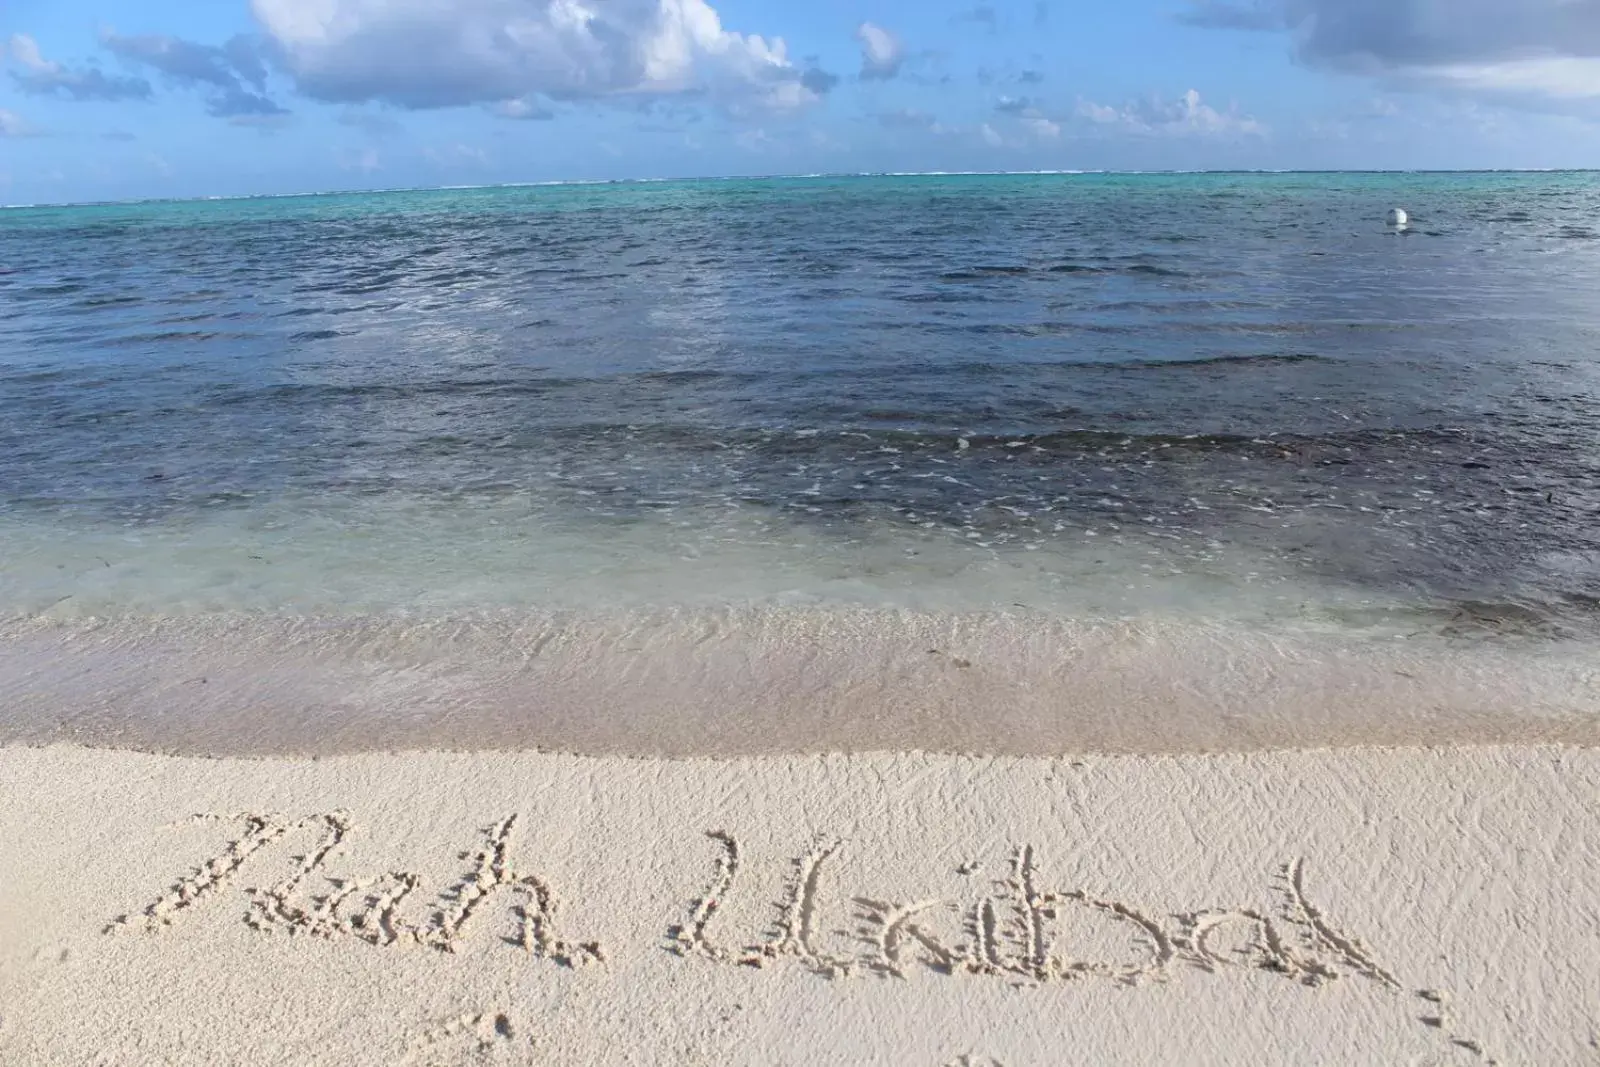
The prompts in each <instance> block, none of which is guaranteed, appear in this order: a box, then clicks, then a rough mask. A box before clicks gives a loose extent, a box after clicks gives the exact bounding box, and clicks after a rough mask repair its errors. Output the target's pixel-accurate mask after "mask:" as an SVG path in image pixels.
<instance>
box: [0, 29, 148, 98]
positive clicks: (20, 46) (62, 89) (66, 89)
mask: <svg viewBox="0 0 1600 1067" xmlns="http://www.w3.org/2000/svg"><path fill="white" fill-rule="evenodd" d="M10 51H11V60H12V62H13V63H14V64H15V65H16V66H17V67H20V68H21V69H20V70H13V71H12V72H11V78H12V80H13V81H14V82H16V84H17V88H19V89H21V90H22V91H23V92H25V93H33V94H35V95H38V96H65V97H68V98H70V99H73V100H142V99H144V98H146V97H148V96H149V95H150V83H149V82H147V81H145V80H144V79H143V78H127V77H118V76H115V75H109V74H106V73H105V72H103V71H101V70H99V69H98V68H96V67H78V68H73V67H68V66H66V65H64V64H62V63H57V62H55V61H53V60H48V59H46V58H44V56H43V54H41V53H40V51H39V45H38V42H36V41H35V40H34V39H33V38H32V37H29V36H28V35H27V34H23V33H19V34H15V35H13V36H12V38H11V48H10Z"/></svg>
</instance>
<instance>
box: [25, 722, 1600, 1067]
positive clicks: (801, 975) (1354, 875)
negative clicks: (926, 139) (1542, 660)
mask: <svg viewBox="0 0 1600 1067" xmlns="http://www.w3.org/2000/svg"><path fill="white" fill-rule="evenodd" d="M0 782H3V783H4V784H3V785H0V801H3V802H0V870H5V871H7V872H8V875H9V876H8V877H7V879H5V880H4V881H3V882H0V1005H3V1008H0V1062H4V1063H12V1062H16V1063H29V1062H52V1063H62V1064H75V1063H89V1062H99V1061H103V1060H104V1058H105V1057H106V1055H107V1054H108V1053H109V1054H111V1055H113V1057H114V1058H115V1060H116V1062H119V1063H124V1062H125V1063H157V1062H160V1063H169V1062H170V1063H202V1062H216V1061H217V1060H218V1059H219V1057H220V1058H222V1059H226V1060H227V1061H228V1062H235V1063H269V1062H283V1061H285V1060H293V1061H295V1062H304V1063H373V1064H396V1063H406V1064H413V1065H418V1064H423V1063H441V1064H444V1063H450V1064H459V1063H542V1062H596V1063H623V1062H704V1063H796V1064H799V1063H831V1062H893V1063H911V1064H923V1063H925V1064H929V1065H930V1067H934V1065H943V1064H949V1063H963V1062H964V1063H968V1064H976V1063H983V1064H993V1063H999V1064H1004V1065H1005V1067H1021V1065H1027V1064H1033V1063H1046V1062H1056V1061H1057V1059H1058V1057H1059V1053H1060V1049H1061V1047H1062V1045H1061V1042H1062V1041H1063V1040H1064V1039H1069V1040H1070V1042H1071V1044H1072V1047H1073V1048H1074V1049H1075V1050H1077V1051H1076V1053H1075V1054H1076V1055H1079V1056H1082V1057H1085V1058H1086V1059H1087V1060H1088V1061H1091V1062H1096V1063H1147V1062H1177V1061H1179V1060H1181V1061H1182V1062H1190V1063H1219V1064H1220V1063H1233V1062H1247V1061H1248V1062H1297V1063H1335V1062H1432V1063H1442V1064H1487V1063H1501V1064H1511V1063H1521V1062H1540V1063H1557V1062H1583V1061H1584V1058H1585V1057H1592V1056H1593V1055H1594V1054H1595V1050H1596V1049H1597V1048H1600V1014H1597V1013H1596V1012H1595V1010H1594V1008H1593V1005H1594V1004H1596V1003H1600V995H1597V994H1600V975H1597V974H1596V972H1595V971H1594V969H1593V967H1592V961H1591V960H1590V959H1589V958H1588V955H1587V953H1586V952H1585V951H1584V949H1583V946H1584V945H1587V944H1593V943H1595V940H1596V938H1597V937H1600V853H1597V852H1596V851H1595V850H1594V849H1593V848H1592V847H1590V843H1591V842H1592V841H1593V840H1595V839H1596V835H1597V833H1600V810H1597V809H1596V808H1595V807H1594V805H1593V797H1594V796H1596V795H1600V748H1590V747H1583V748H1575V747H1566V748H1557V747H1548V746H1546V747H1536V746H1526V745H1509V746H1508V745H1498V746H1488V747H1482V748H1461V747H1455V746H1439V747H1435V748H1432V749H1428V750H1376V749H1370V748H1350V749H1344V750H1339V751H1326V752H1276V753H1250V754H1235V755H1216V756H1193V755H1165V756H1151V755H1124V756H1078V757H1071V758H1059V759H1044V758H1035V757H1023V758H1012V757H986V758H977V757H956V756H939V755H929V754H921V753H901V754H878V755H816V756H784V757H763V758H735V759H690V760H672V761H669V760H659V759H640V758H628V757H620V756H606V757H578V756H555V755H545V754H536V753H526V752H524V753H478V754H437V753H427V754H422V753H413V754H405V755H381V754H365V755H348V756H337V757H330V758H324V759H286V758H265V759H218V760H207V759H194V758H182V757H171V756H155V755H141V754H135V753H127V752H108V751H102V750H95V749H88V748H78V747H71V746H67V745H60V744H58V745H53V746H50V747H46V748H22V747H17V746H9V747H5V746H0ZM1553 870H1559V871H1561V872H1562V876H1561V877H1560V878H1552V877H1551V876H1550V872H1551V871H1553ZM823 1018H826V1019H828V1020H829V1021H828V1024H827V1025H825V1026H823V1025H817V1024H815V1022H814V1020H818V1019H823ZM807 1020H813V1021H812V1022H808V1021H807ZM963 1057H965V1059H963Z"/></svg>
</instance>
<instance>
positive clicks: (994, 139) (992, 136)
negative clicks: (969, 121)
mask: <svg viewBox="0 0 1600 1067" xmlns="http://www.w3.org/2000/svg"><path fill="white" fill-rule="evenodd" d="M978 136H979V137H982V138H983V143H984V144H986V145H988V146H989V147H990V148H1000V147H1002V146H1004V145H1005V143H1006V139H1005V138H1004V137H1002V136H1000V131H999V130H997V129H995V128H994V127H993V126H991V125H989V124H988V123H987V122H985V123H984V124H983V125H982V126H979V127H978Z"/></svg>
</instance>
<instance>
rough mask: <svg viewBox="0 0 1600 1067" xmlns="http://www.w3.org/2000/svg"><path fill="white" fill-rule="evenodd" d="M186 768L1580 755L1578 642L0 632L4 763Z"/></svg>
mask: <svg viewBox="0 0 1600 1067" xmlns="http://www.w3.org/2000/svg"><path fill="white" fill-rule="evenodd" d="M52 742H68V743H74V744H80V745H88V746H98V747H109V748H117V749H129V750H135V751H153V752H166V753H170V754H174V755H199V756H221V757H226V756H230V755H236V756H273V755H288V756H332V755H338V754H348V753H359V752H369V751H457V752H461V751H465V752H483V751H501V752H516V751H541V752H567V753H575V754H589V755H624V756H640V757H658V758H662V757H671V758H691V757H695V756H702V755H703V756H715V757H724V758H735V757H741V756H782V755H793V754H807V753H872V752H907V751H923V752H944V753H966V754H973V755H994V756H1053V755H1058V754H1062V753H1072V752H1078V753H1090V752H1093V753H1101V754H1119V753H1134V754H1138V753H1143V754H1165V753H1180V752H1190V753H1208V752H1209V753H1217V752H1248V751H1278V750H1294V749H1301V750H1305V749H1328V748H1342V747H1349V746H1397V747H1414V746H1420V745H1438V744H1445V745H1449V744H1475V745H1483V744H1508V743H1520V744H1536V743H1543V744H1576V745H1600V670H1597V668H1596V667H1595V656H1594V650H1593V648H1592V647H1591V646H1590V645H1589V644H1586V643H1582V642H1555V641H1545V642H1539V641H1527V642H1523V643H1521V644H1517V643H1512V642H1488V641H1460V642H1455V643H1451V642H1446V641H1440V640H1434V639H1426V638H1425V639H1416V640H1401V639H1397V638H1393V637H1361V636H1354V635H1349V634H1341V633H1338V632H1314V631H1300V632H1292V631H1270V630H1264V629H1260V628H1249V627H1246V626H1241V625H1237V624H1234V625H1227V624H1220V623H1217V622H1210V623H1200V622H1196V621H1192V620H1181V619H1177V620H1172V619H1169V620H1162V619H1142V620H1124V621H1115V620H1108V621H1098V622H1097V621H1086V620H1071V619H1064V618H1061V617H1053V616H1048V615H1043V614H1016V613H1011V614H1007V613H1000V612H991V613H976V612H974V613H962V614H948V613H930V612H911V611H876V610H844V609H827V610H823V609H780V610H766V609H763V610H753V609H741V610H724V611H679V612H655V613H631V614H630V613H619V614H614V615H608V616H593V617H586V616H581V615H576V614H571V613H568V614H556V615H528V616H520V617H498V618H497V617H477V618H473V617H456V618H452V617H444V618H437V619H429V618H409V619H407V618H381V617H380V618H374V617H356V618H347V619H330V618H313V617H289V616H246V615H240V616H230V615H215V616H192V617H188V618H182V617H179V618H171V617H168V618H156V617H129V618H122V619H110V620H106V619H91V620H86V621H75V622H50V621H45V620H37V619H35V620H26V621H20V622H15V621H14V622H12V623H10V624H8V625H4V626H0V744H18V743H22V744H29V745H40V744H49V743H52Z"/></svg>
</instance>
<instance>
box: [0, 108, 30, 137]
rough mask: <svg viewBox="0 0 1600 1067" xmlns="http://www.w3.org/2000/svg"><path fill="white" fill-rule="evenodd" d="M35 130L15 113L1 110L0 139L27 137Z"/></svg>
mask: <svg viewBox="0 0 1600 1067" xmlns="http://www.w3.org/2000/svg"><path fill="white" fill-rule="evenodd" d="M32 132H33V130H32V128H31V127H29V126H28V124H27V123H26V122H23V121H22V116H21V115H18V114H17V113H16V112H15V111H7V110H5V109H4V108H0V137H26V136H27V135H28V134H30V133H32Z"/></svg>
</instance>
